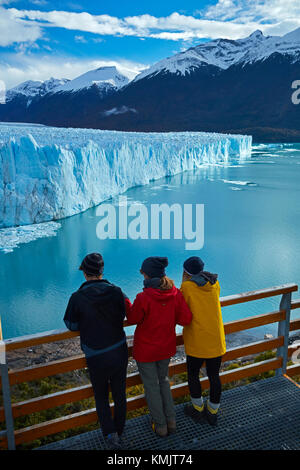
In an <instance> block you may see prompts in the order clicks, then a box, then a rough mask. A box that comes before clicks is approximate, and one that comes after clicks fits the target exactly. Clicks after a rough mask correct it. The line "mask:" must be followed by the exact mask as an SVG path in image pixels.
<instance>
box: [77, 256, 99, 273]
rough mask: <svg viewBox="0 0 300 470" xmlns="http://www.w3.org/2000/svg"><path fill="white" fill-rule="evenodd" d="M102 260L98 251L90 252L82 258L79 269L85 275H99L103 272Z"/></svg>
mask: <svg viewBox="0 0 300 470" xmlns="http://www.w3.org/2000/svg"><path fill="white" fill-rule="evenodd" d="M103 267H104V261H103V258H102V256H101V255H100V253H90V254H88V255H86V257H85V258H84V259H83V260H82V263H81V265H80V266H79V269H80V270H81V271H83V272H85V274H86V275H87V276H100V274H102V273H103Z"/></svg>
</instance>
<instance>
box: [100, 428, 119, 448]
mask: <svg viewBox="0 0 300 470" xmlns="http://www.w3.org/2000/svg"><path fill="white" fill-rule="evenodd" d="M104 441H105V444H106V447H107V448H108V449H109V450H114V449H121V448H122V446H121V443H120V439H119V436H118V434H117V433H116V432H113V433H111V434H107V436H105V437H104Z"/></svg>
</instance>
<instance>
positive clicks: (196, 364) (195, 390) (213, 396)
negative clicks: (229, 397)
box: [186, 356, 222, 403]
mask: <svg viewBox="0 0 300 470" xmlns="http://www.w3.org/2000/svg"><path fill="white" fill-rule="evenodd" d="M204 361H205V364H206V372H207V376H208V379H209V384H210V393H209V398H210V401H211V402H212V403H220V399H221V392H222V385H221V381H220V377H219V372H220V367H221V361H222V356H220V357H213V358H211V359H203V358H199V357H193V356H186V363H187V371H188V383H189V389H190V394H191V397H192V398H201V396H202V390H201V384H200V380H199V372H200V369H201V367H202V364H203V362H204Z"/></svg>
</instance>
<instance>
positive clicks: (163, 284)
mask: <svg viewBox="0 0 300 470" xmlns="http://www.w3.org/2000/svg"><path fill="white" fill-rule="evenodd" d="M174 285H175V284H174V281H172V279H170V278H168V277H167V276H163V277H162V278H161V279H160V286H159V288H160V289H161V290H168V289H172V287H174Z"/></svg>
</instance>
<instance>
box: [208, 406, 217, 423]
mask: <svg viewBox="0 0 300 470" xmlns="http://www.w3.org/2000/svg"><path fill="white" fill-rule="evenodd" d="M205 418H206V420H207V421H208V423H209V424H210V425H211V426H217V424H218V410H213V409H212V408H210V407H209V405H206V407H205Z"/></svg>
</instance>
